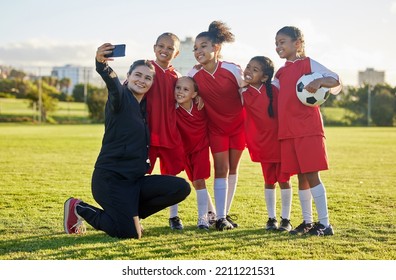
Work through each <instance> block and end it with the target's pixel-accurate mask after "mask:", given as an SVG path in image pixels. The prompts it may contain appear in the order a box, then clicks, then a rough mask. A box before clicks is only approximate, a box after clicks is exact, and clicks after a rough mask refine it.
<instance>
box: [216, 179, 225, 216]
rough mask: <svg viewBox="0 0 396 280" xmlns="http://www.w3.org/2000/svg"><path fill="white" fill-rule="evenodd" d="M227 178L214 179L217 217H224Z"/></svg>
mask: <svg viewBox="0 0 396 280" xmlns="http://www.w3.org/2000/svg"><path fill="white" fill-rule="evenodd" d="M227 185H228V184H227V178H215V179H214V197H215V203H216V215H217V219H221V218H225V217H226V200H227Z"/></svg>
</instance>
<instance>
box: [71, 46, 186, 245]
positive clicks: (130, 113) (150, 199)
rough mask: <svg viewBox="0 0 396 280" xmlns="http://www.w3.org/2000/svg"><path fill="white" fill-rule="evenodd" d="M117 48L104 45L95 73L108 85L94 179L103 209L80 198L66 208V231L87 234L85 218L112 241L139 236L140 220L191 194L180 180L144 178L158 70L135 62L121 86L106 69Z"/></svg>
mask: <svg viewBox="0 0 396 280" xmlns="http://www.w3.org/2000/svg"><path fill="white" fill-rule="evenodd" d="M113 48H114V46H113V45H111V44H109V43H106V44H103V45H102V46H100V47H99V48H98V50H97V52H96V71H97V72H98V73H99V75H100V76H101V77H102V79H103V81H104V82H105V83H106V87H107V90H108V100H107V103H106V108H105V132H104V136H103V140H102V148H101V151H100V153H99V156H98V158H97V161H96V164H95V169H94V172H93V176H92V194H93V197H94V199H95V201H96V202H97V203H98V204H99V205H100V206H101V207H102V208H103V209H100V208H97V207H95V206H92V205H89V204H87V203H85V202H83V201H82V200H80V199H77V198H73V197H72V198H69V199H67V200H66V202H65V204H64V229H65V232H66V233H69V234H72V233H83V232H84V231H85V226H84V222H83V221H84V220H85V221H86V222H87V223H88V224H90V225H91V226H92V227H94V228H95V229H98V230H102V231H104V232H106V233H107V234H108V235H110V236H112V237H118V238H140V237H141V235H142V229H141V226H140V219H144V218H147V217H148V216H150V215H152V214H154V213H156V212H158V211H160V210H162V209H164V208H166V207H169V206H170V205H174V204H176V203H179V202H181V201H182V200H184V199H185V198H186V197H187V196H188V195H189V194H190V191H191V190H190V185H189V184H188V182H187V181H186V180H184V179H182V178H178V177H175V176H165V175H152V176H145V174H146V173H147V171H148V170H149V168H150V164H149V162H150V161H149V160H148V152H149V151H148V149H149V143H150V135H149V130H148V127H147V124H146V119H145V100H144V99H143V97H144V95H145V94H146V93H147V91H148V90H149V89H150V88H151V86H152V84H153V82H154V75H155V70H154V67H153V65H152V64H151V63H150V62H149V61H147V60H137V61H135V62H134V63H133V64H132V65H131V67H130V69H129V71H128V73H127V80H126V82H125V83H124V84H121V83H120V81H119V79H118V77H117V74H116V73H115V72H114V71H113V69H111V67H110V66H109V65H108V63H107V62H108V61H111V60H113V59H112V58H111V57H110V58H109V57H107V56H108V55H110V54H111V53H112V50H113Z"/></svg>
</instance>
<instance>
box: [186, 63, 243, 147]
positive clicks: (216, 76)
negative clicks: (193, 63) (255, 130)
mask: <svg viewBox="0 0 396 280" xmlns="http://www.w3.org/2000/svg"><path fill="white" fill-rule="evenodd" d="M189 76H190V77H193V78H194V80H195V81H196V83H197V84H198V88H199V95H200V96H201V97H202V99H203V101H204V103H205V108H206V113H207V115H208V129H209V141H210V147H211V149H212V152H213V153H218V152H223V151H226V150H228V149H230V148H233V149H238V150H243V149H244V146H245V139H244V114H243V107H242V100H241V96H240V93H239V88H240V85H241V82H242V69H241V68H240V67H239V66H238V65H236V64H234V63H229V62H224V61H219V62H218V63H217V67H216V70H215V71H214V72H213V73H209V72H207V71H206V70H205V69H203V68H201V69H199V70H197V69H193V70H191V71H190V73H189Z"/></svg>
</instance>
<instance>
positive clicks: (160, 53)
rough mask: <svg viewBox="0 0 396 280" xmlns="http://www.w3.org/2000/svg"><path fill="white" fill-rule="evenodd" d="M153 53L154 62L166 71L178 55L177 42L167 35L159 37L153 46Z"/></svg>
mask: <svg viewBox="0 0 396 280" xmlns="http://www.w3.org/2000/svg"><path fill="white" fill-rule="evenodd" d="M154 53H155V57H156V60H155V62H157V63H158V64H159V65H160V66H161V67H162V68H164V69H166V68H168V67H169V65H170V64H171V62H172V60H173V59H174V58H175V57H176V56H177V55H178V54H179V42H178V41H177V40H176V39H175V38H173V37H171V36H168V35H163V36H160V37H159V38H158V41H157V43H156V44H155V45H154Z"/></svg>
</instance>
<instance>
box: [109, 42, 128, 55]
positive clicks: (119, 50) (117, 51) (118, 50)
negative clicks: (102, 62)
mask: <svg viewBox="0 0 396 280" xmlns="http://www.w3.org/2000/svg"><path fill="white" fill-rule="evenodd" d="M125 47H126V46H125V44H120V45H114V49H113V51H112V52H111V53H109V54H106V55H105V57H121V56H125Z"/></svg>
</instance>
